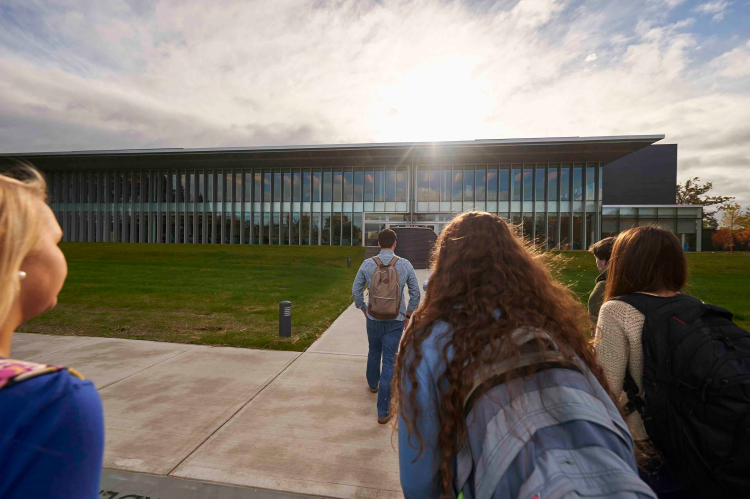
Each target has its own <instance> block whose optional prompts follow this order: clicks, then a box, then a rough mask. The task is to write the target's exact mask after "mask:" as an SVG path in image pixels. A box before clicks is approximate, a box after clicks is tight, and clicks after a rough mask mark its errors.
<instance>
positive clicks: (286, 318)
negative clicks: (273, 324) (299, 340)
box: [279, 301, 292, 338]
mask: <svg viewBox="0 0 750 499" xmlns="http://www.w3.org/2000/svg"><path fill="white" fill-rule="evenodd" d="M279 336H281V337H284V338H291V337H292V302H290V301H282V302H279Z"/></svg>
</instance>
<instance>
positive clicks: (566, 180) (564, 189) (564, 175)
mask: <svg viewBox="0 0 750 499" xmlns="http://www.w3.org/2000/svg"><path fill="white" fill-rule="evenodd" d="M560 201H570V165H569V164H563V165H562V170H561V172H560ZM565 223H569V222H568V221H565ZM560 237H561V240H562V236H560Z"/></svg>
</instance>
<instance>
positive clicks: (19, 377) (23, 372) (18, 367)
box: [0, 359, 85, 389]
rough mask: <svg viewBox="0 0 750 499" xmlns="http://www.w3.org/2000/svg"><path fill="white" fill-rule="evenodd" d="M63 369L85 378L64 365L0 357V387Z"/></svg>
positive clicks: (77, 376)
mask: <svg viewBox="0 0 750 499" xmlns="http://www.w3.org/2000/svg"><path fill="white" fill-rule="evenodd" d="M64 370H67V371H68V372H70V374H71V375H73V376H75V377H76V378H79V379H85V378H84V377H83V376H82V375H81V373H79V372H78V371H76V370H75V369H71V368H69V367H65V366H50V365H47V364H37V363H36V362H29V361H26V360H14V359H0V389H2V388H8V387H10V386H13V385H15V384H16V383H20V382H21V381H25V380H27V379H31V378H35V377H37V376H41V375H42V374H49V373H56V372H59V371H64Z"/></svg>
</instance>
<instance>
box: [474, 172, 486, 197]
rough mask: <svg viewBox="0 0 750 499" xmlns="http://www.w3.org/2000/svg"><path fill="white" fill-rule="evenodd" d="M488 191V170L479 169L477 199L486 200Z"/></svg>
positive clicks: (477, 174) (476, 189)
mask: <svg viewBox="0 0 750 499" xmlns="http://www.w3.org/2000/svg"><path fill="white" fill-rule="evenodd" d="M486 191H487V172H486V170H485V169H484V168H479V169H477V173H476V188H475V191H474V197H475V198H476V200H477V201H484V199H485V196H486Z"/></svg>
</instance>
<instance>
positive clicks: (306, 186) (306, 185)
mask: <svg viewBox="0 0 750 499" xmlns="http://www.w3.org/2000/svg"><path fill="white" fill-rule="evenodd" d="M311 178H312V175H311V174H310V170H305V171H304V172H303V173H302V201H304V202H309V201H310V199H311V197H312V196H311V194H312V189H311V187H310V181H311ZM307 223H308V225H309V224H310V222H309V220H308V222H307Z"/></svg>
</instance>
